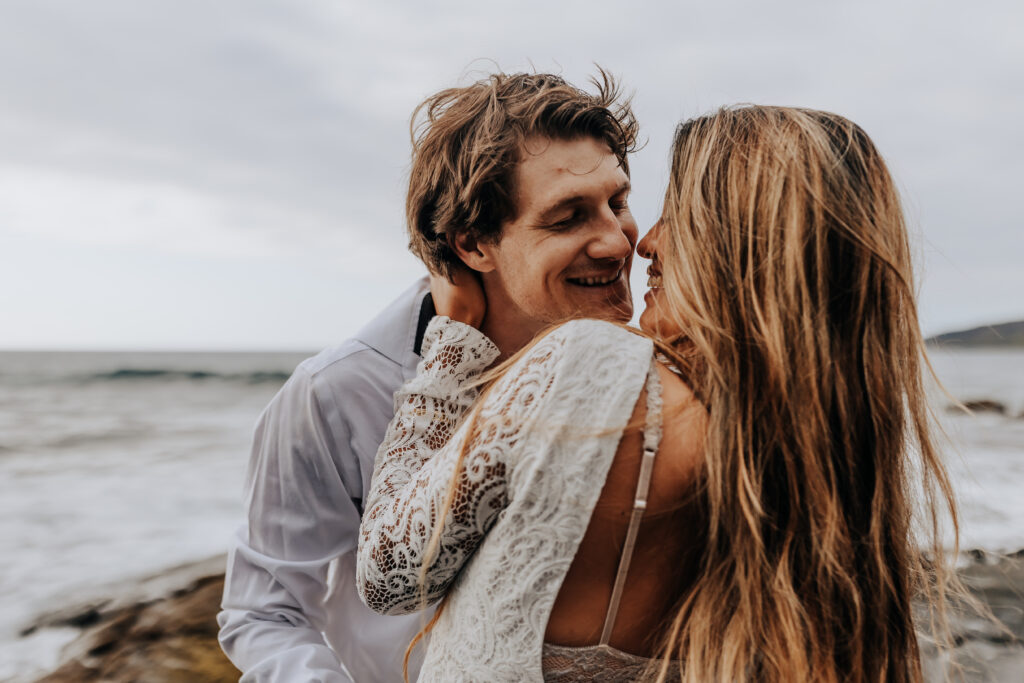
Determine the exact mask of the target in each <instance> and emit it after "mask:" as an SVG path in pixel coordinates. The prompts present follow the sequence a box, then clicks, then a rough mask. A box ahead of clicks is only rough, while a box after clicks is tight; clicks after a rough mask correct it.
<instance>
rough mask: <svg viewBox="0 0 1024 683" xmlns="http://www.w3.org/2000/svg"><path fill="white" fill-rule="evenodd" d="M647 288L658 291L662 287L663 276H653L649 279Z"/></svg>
mask: <svg viewBox="0 0 1024 683" xmlns="http://www.w3.org/2000/svg"><path fill="white" fill-rule="evenodd" d="M647 286H648V287H650V288H651V289H658V288H659V287H661V276H660V275H651V276H649V277H648V278H647Z"/></svg>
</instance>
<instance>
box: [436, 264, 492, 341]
mask: <svg viewBox="0 0 1024 683" xmlns="http://www.w3.org/2000/svg"><path fill="white" fill-rule="evenodd" d="M430 295H431V296H432V297H433V299H434V310H435V311H437V314H438V315H446V316H448V317H449V318H451V319H452V320H456V321H458V322H460V323H466V324H467V325H472V326H473V327H475V328H477V329H479V328H480V325H481V324H483V321H484V314H485V313H486V312H487V299H486V298H485V297H484V288H483V285H481V284H480V276H479V275H477V274H476V272H475V271H473V270H470V269H469V268H468V267H466V266H461V265H460V266H458V267H457V268H455V269H454V270H453V272H452V281H449V280H448V278H446V277H445V276H444V275H435V274H433V273H431V274H430Z"/></svg>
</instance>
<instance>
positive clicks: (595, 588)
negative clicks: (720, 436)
mask: <svg viewBox="0 0 1024 683" xmlns="http://www.w3.org/2000/svg"><path fill="white" fill-rule="evenodd" d="M657 368H658V376H659V379H660V383H661V386H662V397H663V404H664V409H663V419H662V438H661V443H660V446H659V448H658V450H657V454H656V456H655V459H654V468H653V472H652V475H651V484H650V492H649V495H648V500H647V506H646V509H645V512H644V515H643V518H642V521H641V523H640V530H639V534H638V535H637V539H636V545H635V547H634V550H633V556H632V562H631V564H630V571H629V574H628V576H627V579H626V583H625V586H624V588H623V593H622V598H621V601H620V604H619V607H618V614H617V618H616V619H615V623H614V628H613V629H612V632H611V637H610V639H609V645H611V646H612V647H614V648H615V649H617V650H621V651H624V652H628V653H632V654H636V655H641V656H650V655H652V654H654V652H655V650H656V648H657V645H658V643H657V642H656V640H655V638H654V636H656V635H658V634H659V633H661V632H662V627H663V626H664V623H665V621H666V620H668V619H670V618H671V616H672V614H673V613H674V608H675V603H676V598H678V597H679V596H680V595H681V594H682V593H683V592H684V591H685V589H686V587H687V585H689V584H690V583H691V582H692V580H693V578H694V564H693V563H694V560H695V559H696V558H697V557H698V556H699V553H700V550H701V536H702V534H701V533H700V528H701V523H700V520H699V519H697V518H695V515H696V514H698V512H697V508H696V506H695V505H692V504H690V501H692V499H693V487H694V484H695V481H696V473H697V470H698V468H699V467H700V463H701V462H702V450H701V449H702V445H703V436H704V429H705V426H706V412H705V410H704V407H703V406H702V405H701V404H700V402H699V401H698V400H697V399H696V398H695V397H694V395H693V392H692V391H690V389H689V388H688V387H687V386H686V385H685V384H684V383H683V382H682V381H681V380H680V379H679V377H678V376H677V375H675V374H674V373H673V372H671V371H669V370H668V369H666V368H665V367H664V366H662V365H661V364H658V366H657ZM645 404H646V392H645V393H643V394H641V396H640V398H639V399H638V400H637V404H636V407H635V409H634V411H633V415H632V417H631V419H630V428H629V429H627V430H626V431H625V432H624V433H623V436H622V439H621V441H620V442H619V446H618V450H617V451H616V454H615V459H614V460H613V462H612V465H611V468H610V469H609V471H608V476H607V478H606V479H605V483H604V487H603V488H602V490H601V495H600V497H599V498H598V501H597V504H596V505H595V507H594V511H593V514H592V515H591V518H590V523H589V525H588V527H587V530H586V533H585V535H584V537H583V540H582V541H581V542H580V545H579V548H578V550H577V552H576V556H575V558H574V560H573V563H572V565H571V567H570V569H569V572H568V573H567V574H566V577H565V580H564V581H563V583H562V587H561V590H560V591H559V593H558V597H557V599H556V601H555V605H554V608H553V609H552V612H551V617H550V619H549V621H548V626H547V631H546V632H545V641H546V642H548V643H554V644H557V645H568V646H576V647H578V646H586V645H595V644H597V643H598V641H599V638H600V635H601V630H602V626H603V625H604V621H605V617H606V614H607V610H608V606H609V600H610V599H611V596H612V588H613V585H614V583H615V577H616V573H617V570H618V567H619V561H620V558H621V555H622V550H623V543H624V541H625V538H626V533H627V529H628V527H629V521H630V514H631V512H632V511H633V503H634V495H635V493H636V488H637V478H638V475H639V472H640V461H641V457H642V455H643V425H644V418H645V414H646V405H645Z"/></svg>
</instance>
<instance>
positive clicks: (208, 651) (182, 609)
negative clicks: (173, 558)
mask: <svg viewBox="0 0 1024 683" xmlns="http://www.w3.org/2000/svg"><path fill="white" fill-rule="evenodd" d="M220 566H223V563H221V565H220ZM223 591H224V576H223V574H219V575H213V576H204V577H201V578H198V579H195V580H193V581H191V582H190V583H189V584H188V585H186V586H184V587H180V588H179V589H178V590H175V591H173V592H172V593H171V594H170V595H166V596H164V597H159V598H156V599H153V600H150V601H144V602H139V603H135V604H133V605H128V606H124V607H120V608H117V609H114V610H108V611H105V612H102V613H101V616H100V619H99V621H98V622H96V623H93V624H91V625H89V626H87V627H86V628H85V629H84V630H83V631H82V635H80V636H79V637H78V638H77V639H76V640H74V641H73V642H72V643H71V644H70V645H68V646H67V648H66V649H65V650H64V652H63V656H62V659H63V662H62V664H61V665H60V667H59V668H58V669H57V670H56V671H54V672H53V673H51V674H49V675H47V676H45V677H43V678H41V679H39V683H79V682H85V681H90V682H94V681H103V682H104V683H186V682H188V683H196V682H202V681H206V682H209V683H219V682H220V681H224V682H227V681H237V680H238V678H239V675H240V674H239V672H238V670H237V669H236V668H235V667H234V666H233V665H232V664H231V662H230V661H229V660H228V659H227V657H226V656H225V655H224V653H223V652H222V651H221V649H220V645H219V643H218V642H217V622H216V615H217V612H218V610H219V609H220V599H221V594H222V593H223ZM90 610H92V611H93V612H95V608H90ZM66 623H72V621H71V620H68V621H67V622H66Z"/></svg>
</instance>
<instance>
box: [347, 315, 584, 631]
mask: <svg viewBox="0 0 1024 683" xmlns="http://www.w3.org/2000/svg"><path fill="white" fill-rule="evenodd" d="M564 339H565V337H564V334H560V332H559V331H556V332H554V333H552V334H550V335H548V336H547V337H545V339H544V340H543V341H542V342H540V343H538V344H536V345H535V346H534V347H533V348H532V349H531V350H530V351H529V352H528V353H527V354H526V355H524V356H523V357H522V358H520V359H519V361H517V363H516V364H515V365H513V366H512V368H511V369H510V370H509V371H508V372H507V373H506V374H505V376H504V377H503V378H502V379H501V380H500V381H499V382H497V383H496V384H495V386H494V388H493V390H491V391H489V392H488V395H487V396H486V398H485V399H484V400H483V401H482V405H481V406H480V407H479V414H478V415H476V416H474V417H472V418H468V419H466V420H465V421H463V418H465V417H466V414H467V411H468V410H469V408H470V406H471V405H472V403H473V400H474V399H475V398H476V390H475V389H474V388H473V386H474V384H475V380H476V379H477V378H478V377H479V375H480V373H481V372H482V371H483V370H484V369H485V368H486V367H487V366H488V365H489V364H490V363H491V362H492V361H493V358H494V357H496V355H497V349H493V351H491V349H492V348H493V345H490V342H489V341H488V340H487V339H486V337H483V335H482V334H480V333H479V332H478V331H476V330H474V329H473V328H471V327H468V326H466V325H462V324H460V323H454V322H451V321H449V320H448V319H447V318H443V317H438V318H435V319H434V320H433V321H432V322H431V323H430V326H428V328H427V334H426V336H425V338H424V345H423V360H422V361H421V363H420V366H419V368H418V374H417V376H416V377H415V378H413V379H412V380H410V381H409V382H408V383H407V384H406V385H405V386H404V387H403V388H402V389H401V390H400V391H399V393H398V394H396V398H395V402H396V413H395V417H394V419H393V420H392V422H391V425H390V426H389V428H388V432H387V436H386V438H385V440H384V443H383V444H381V447H380V450H379V451H378V452H377V462H376V467H375V471H374V476H373V482H372V484H371V487H370V494H369V496H368V498H367V500H368V505H367V508H366V513H365V514H364V515H363V520H362V526H361V528H360V536H359V554H358V561H357V574H356V583H357V588H358V590H359V594H360V596H361V597H362V599H363V601H364V602H365V603H366V605H367V606H368V607H370V609H373V610H374V611H377V612H380V613H382V614H399V613H408V612H413V611H417V610H420V609H423V608H425V607H426V606H428V605H430V604H432V603H434V602H436V601H437V600H439V599H440V598H441V597H443V596H444V594H445V593H446V592H447V590H448V588H449V587H450V585H451V584H452V582H453V581H454V579H455V577H456V576H457V575H458V573H459V571H460V570H461V568H462V566H463V565H464V564H465V563H466V561H467V560H468V559H469V557H470V556H471V555H472V553H473V551H474V550H475V549H476V547H477V545H478V544H479V543H480V541H481V540H482V538H483V537H484V535H485V534H486V533H487V531H488V529H489V528H490V527H491V526H492V525H493V524H494V522H495V520H496V519H497V516H498V513H500V512H501V510H502V509H503V508H504V507H505V506H506V504H507V495H508V494H507V491H508V483H507V476H506V475H507V472H506V467H507V465H508V464H509V463H510V462H513V461H514V459H515V453H516V450H517V449H522V448H524V447H526V442H525V439H522V438H521V436H522V435H523V434H525V433H526V432H527V431H528V430H529V429H530V428H531V425H532V424H533V421H534V418H535V417H536V416H537V414H538V413H542V412H543V405H544V403H545V401H546V397H547V394H548V393H550V390H551V387H552V382H553V377H554V372H555V369H556V366H557V360H558V357H559V354H560V351H559V349H560V347H561V346H562V345H563V342H564ZM488 345H490V346H488ZM460 423H461V424H460ZM534 434H536V430H534ZM456 471H458V476H457V477H455V473H456ZM453 477H454V483H453ZM449 496H451V498H452V500H451V504H450V506H446V502H447V499H448V497H449ZM445 507H448V512H447V515H446V516H445V518H444V520H443V523H442V525H441V532H440V536H439V538H438V541H437V543H436V547H431V545H432V544H431V540H432V536H433V532H434V529H435V527H436V524H437V520H438V518H439V514H440V510H442V509H444V508H445Z"/></svg>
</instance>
